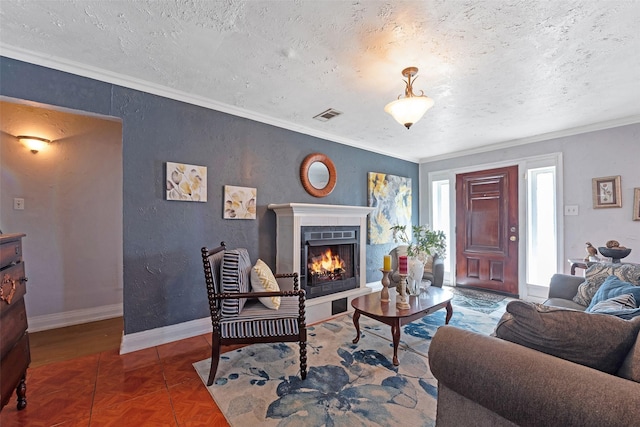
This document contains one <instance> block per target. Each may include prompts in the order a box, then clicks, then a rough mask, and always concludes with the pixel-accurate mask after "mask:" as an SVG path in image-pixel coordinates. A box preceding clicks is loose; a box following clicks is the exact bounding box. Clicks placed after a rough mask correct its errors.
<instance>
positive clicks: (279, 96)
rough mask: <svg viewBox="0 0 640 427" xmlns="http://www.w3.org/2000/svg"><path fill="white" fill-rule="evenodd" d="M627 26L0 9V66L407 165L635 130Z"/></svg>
mask: <svg viewBox="0 0 640 427" xmlns="http://www.w3.org/2000/svg"><path fill="white" fill-rule="evenodd" d="M639 22H640V3H639V2H638V1H614V0H607V1H603V0H599V1H596V0H594V1H586V0H581V1H564V0H555V1H534V0H524V1H520V0H519V1H514V0H504V1H498V0H494V1H486V0H485V1H455V0H446V1H444V0H438V1H395V0H394V1H373V0H371V1H369V0H367V1H365V0H361V1H355V0H353V1H318V0H316V1H312V0H309V1H305V0H282V1H275V0H273V1H235V0H227V1H197V0H177V1H114V0H110V1H106V0H102V1H77V0H69V1H58V0H46V1H31V0H27V1H17V0H2V1H0V54H2V55H4V56H7V57H12V58H16V59H21V60H27V61H30V62H33V63H38V64H41V65H45V66H50V67H53V68H57V69H61V70H64V71H70V72H74V73H76V74H80V75H85V76H89V77H95V78H100V79H101V80H105V81H109V82H112V83H116V84H121V85H124V86H128V87H133V88H136V89H141V90H146V91H148V92H151V93H157V94H160V95H165V96H170V97H172V98H176V99H181V100H184V101H187V102H192V103H195V104H198V105H203V106H206V107H210V108H214V109H216V110H220V111H225V112H229V113H232V114H236V115H239V116H243V117H248V118H251V119H254V120H259V121H262V122H266V123H271V124H274V125H276V126H281V127H285V128H288V129H292V130H295V131H298V132H302V133H306V134H310V135H315V136H319V137H322V138H326V139H330V140H333V141H337V142H340V143H344V144H348V145H352V146H356V147H361V148H365V149H368V150H371V151H374V152H379V153H384V154H388V155H391V156H394V157H398V158H403V159H407V160H412V161H416V162H420V161H428V160H433V159H439V158H446V157H451V156H453V155H458V154H461V153H473V152H476V151H479V150H483V149H487V146H492V147H493V148H496V147H501V146H506V145H512V144H518V143H524V142H531V141H536V140H541V139H545V138H549V137H552V136H559V135H564V134H575V133H579V132H581V131H586V130H593V129H596V128H607V127H611V126H616V125H620V124H627V123H634V122H640V101H639V100H640V77H639V76H640V30H639V29H638V28H639V26H638V23H639ZM408 66H416V67H418V68H419V69H420V71H419V73H418V78H417V80H416V82H415V85H414V89H415V90H416V91H417V92H418V93H419V91H420V90H423V91H424V93H425V94H427V95H428V96H429V97H431V98H433V99H434V100H435V106H434V107H433V108H432V109H431V110H429V111H428V112H427V114H426V115H425V117H424V118H423V119H422V120H421V121H420V122H418V123H416V124H415V125H414V126H413V127H412V128H411V129H410V130H407V129H405V128H404V127H403V126H402V125H400V124H398V123H397V122H395V121H394V120H393V119H392V118H391V116H389V115H387V114H386V113H385V112H384V111H383V108H384V106H385V104H387V103H388V102H390V101H392V100H394V99H396V97H397V96H398V95H399V94H401V93H402V92H403V90H404V84H403V81H402V80H403V77H402V75H401V70H402V69H403V68H405V67H408ZM328 108H334V109H337V110H339V111H341V112H342V113H343V114H342V115H340V116H338V117H336V118H334V119H332V120H330V121H328V122H320V121H317V120H314V119H313V116H315V115H316V114H318V113H321V112H322V111H324V110H326V109H328ZM482 147H484V148H482Z"/></svg>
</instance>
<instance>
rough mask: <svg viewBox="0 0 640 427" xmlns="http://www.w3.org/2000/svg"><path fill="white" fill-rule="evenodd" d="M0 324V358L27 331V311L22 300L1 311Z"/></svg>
mask: <svg viewBox="0 0 640 427" xmlns="http://www.w3.org/2000/svg"><path fill="white" fill-rule="evenodd" d="M0 324H2V334H1V335H0V357H4V356H5V355H6V354H7V353H8V352H9V350H11V348H12V347H13V346H14V345H15V343H16V342H17V341H18V340H19V339H20V337H22V335H23V334H24V331H26V330H27V311H26V310H25V307H24V298H20V300H19V301H18V302H16V303H15V304H13V303H12V304H11V306H9V308H8V309H6V310H5V311H3V313H2V318H0Z"/></svg>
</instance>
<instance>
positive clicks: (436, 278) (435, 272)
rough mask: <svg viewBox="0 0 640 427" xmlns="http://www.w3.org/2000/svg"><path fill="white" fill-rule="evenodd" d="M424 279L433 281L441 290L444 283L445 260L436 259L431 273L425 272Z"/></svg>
mask: <svg viewBox="0 0 640 427" xmlns="http://www.w3.org/2000/svg"><path fill="white" fill-rule="evenodd" d="M422 278H423V279H428V280H431V284H432V285H433V286H437V287H439V288H441V287H442V283H443V282H444V258H440V257H434V258H433V265H432V267H431V273H428V272H425V273H424V274H423V275H422Z"/></svg>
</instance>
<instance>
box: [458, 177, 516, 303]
mask: <svg viewBox="0 0 640 427" xmlns="http://www.w3.org/2000/svg"><path fill="white" fill-rule="evenodd" d="M456 248H457V249H456V284H457V285H458V286H468V287H473V288H481V289H486V290H491V291H496V292H500V293H504V294H508V295H512V296H517V295H518V166H509V167H506V168H499V169H491V170H485V171H479V172H471V173H466V174H459V175H456Z"/></svg>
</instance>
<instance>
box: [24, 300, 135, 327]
mask: <svg viewBox="0 0 640 427" xmlns="http://www.w3.org/2000/svg"><path fill="white" fill-rule="evenodd" d="M122 313H123V312H122V304H111V305H104V306H102V307H92V308H83V309H81V310H72V311H65V312H63V313H55V314H45V315H43V316H33V317H29V318H28V321H29V329H28V330H29V332H39V331H46V330H49V329H55V328H64V327H65V326H73V325H80V324H82V323H89V322H96V321H98V320H105V319H113V318H114V317H122Z"/></svg>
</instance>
